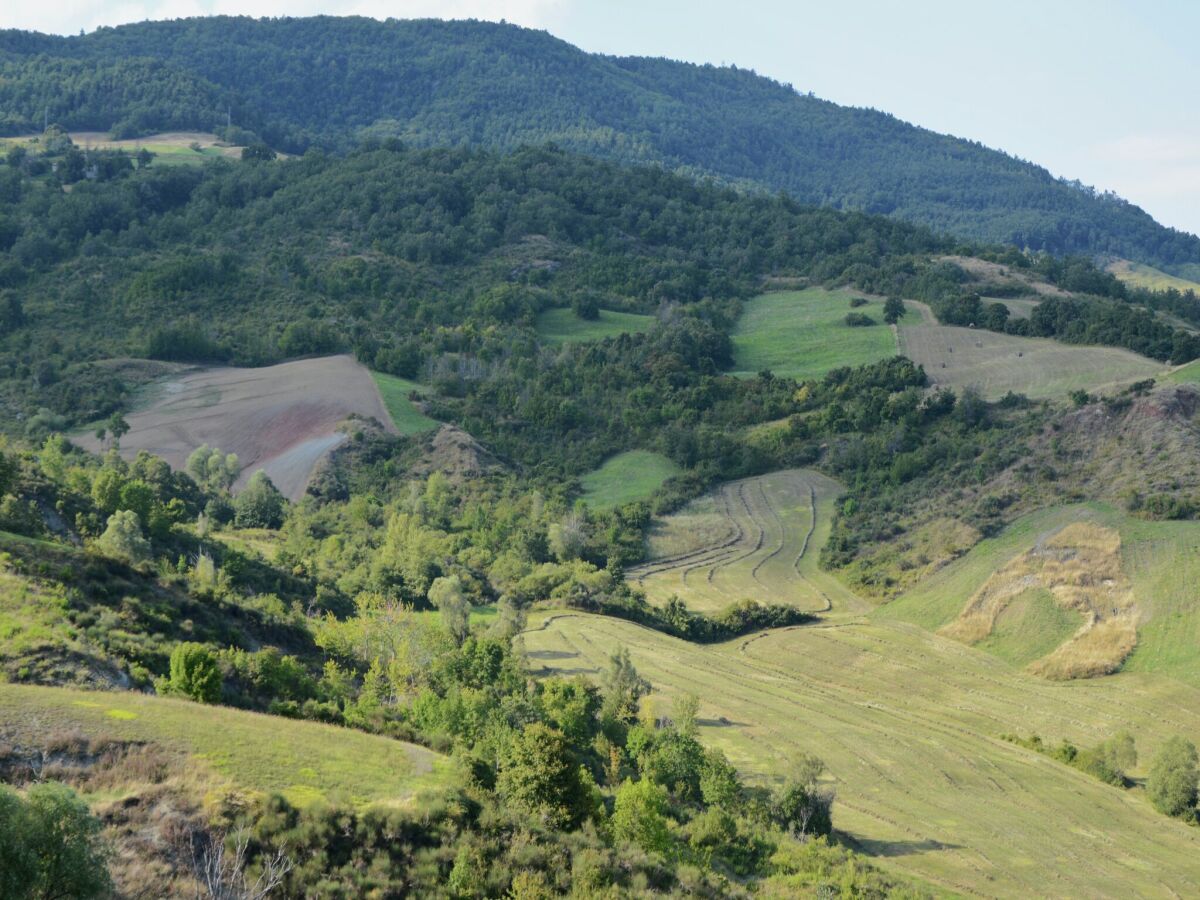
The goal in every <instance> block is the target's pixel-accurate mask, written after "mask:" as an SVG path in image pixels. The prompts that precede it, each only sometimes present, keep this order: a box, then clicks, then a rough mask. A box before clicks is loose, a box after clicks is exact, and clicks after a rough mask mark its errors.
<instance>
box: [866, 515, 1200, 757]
mask: <svg viewBox="0 0 1200 900" xmlns="http://www.w3.org/2000/svg"><path fill="white" fill-rule="evenodd" d="M1081 524H1083V525H1090V526H1094V527H1096V528H1102V529H1106V530H1110V531H1112V532H1115V533H1116V534H1117V535H1119V537H1120V547H1119V549H1118V551H1117V553H1118V556H1119V559H1118V560H1117V565H1118V571H1116V572H1111V573H1109V575H1108V576H1106V577H1104V578H1099V577H1096V578H1090V579H1081V583H1082V582H1083V581H1087V580H1090V581H1094V582H1096V584H1097V585H1101V586H1106V587H1118V586H1120V583H1121V581H1122V580H1125V581H1127V583H1128V591H1129V593H1130V594H1131V599H1132V605H1133V612H1134V614H1135V616H1136V629H1137V643H1136V645H1135V646H1134V647H1133V650H1132V652H1131V653H1129V655H1128V656H1127V657H1126V658H1125V660H1124V663H1123V665H1122V666H1121V670H1122V671H1123V672H1156V673H1161V674H1164V675H1169V676H1171V677H1173V678H1178V679H1181V680H1183V681H1186V682H1188V683H1189V684H1191V685H1193V686H1195V687H1197V688H1200V608H1198V606H1197V603H1196V585H1198V584H1200V523H1198V522H1153V521H1147V520H1144V519H1138V518H1135V517H1133V516H1131V515H1129V514H1127V513H1125V512H1123V511H1121V510H1119V509H1116V508H1114V507H1111V506H1108V505H1106V504H1103V503H1087V504H1074V505H1067V506H1058V507H1052V508H1050V509H1045V510H1040V511H1038V512H1035V513H1031V514H1029V515H1027V516H1024V517H1022V518H1020V519H1018V520H1017V521H1016V522H1014V523H1013V524H1012V525H1011V526H1009V527H1008V528H1006V529H1005V530H1004V531H1002V532H1001V533H1000V534H998V535H996V536H995V537H991V538H987V539H985V540H983V541H981V542H979V544H977V545H976V546H975V547H974V548H973V549H971V550H970V551H969V552H968V553H966V554H965V555H963V556H962V557H961V558H959V559H957V560H955V561H954V562H952V563H950V564H949V565H947V566H946V567H944V568H943V569H941V570H940V571H938V572H936V573H934V574H933V575H932V576H930V577H929V578H926V579H924V580H923V581H922V582H921V584H919V585H918V586H916V587H914V588H913V589H911V590H909V591H907V592H906V593H905V594H903V595H901V596H900V597H899V598H897V599H896V600H893V601H892V602H891V603H888V604H886V605H884V606H881V607H879V608H878V609H876V610H875V611H874V612H872V613H871V616H872V618H873V619H876V620H880V621H885V620H887V621H903V622H906V623H910V624H914V625H919V626H921V627H923V628H926V629H929V630H937V629H941V628H945V627H946V626H948V625H950V624H951V623H952V622H954V620H955V619H956V618H957V617H959V616H960V614H961V613H962V612H963V610H964V607H965V606H966V605H967V602H968V600H969V599H971V598H972V597H974V596H976V595H977V594H979V593H980V592H981V589H983V588H984V587H985V585H987V584H988V583H989V582H993V584H994V579H995V577H996V575H997V573H1000V572H1002V571H1004V570H1005V569H1006V568H1009V567H1011V566H1012V565H1013V564H1014V562H1019V561H1020V559H1021V557H1022V556H1023V555H1025V554H1028V553H1029V551H1030V550H1031V549H1033V548H1037V547H1042V546H1045V545H1046V544H1047V543H1048V542H1050V541H1052V540H1053V538H1054V537H1055V535H1058V534H1060V533H1061V532H1062V531H1063V529H1065V528H1067V527H1069V526H1072V525H1081ZM1098 565H1100V564H1099V563H1097V562H1096V561H1095V560H1093V561H1092V562H1091V563H1089V568H1090V569H1095V568H1096V567H1097V566H1098ZM1097 571H1099V570H1098V569H1097ZM1091 574H1095V572H1092V573H1091ZM1021 577H1022V581H1024V579H1025V578H1026V576H1025V575H1024V574H1022V575H1021ZM1109 582H1112V584H1108V583H1109ZM1064 607H1067V608H1066V609H1064ZM1069 609H1070V608H1069V607H1068V606H1067V604H1064V603H1057V604H1054V606H1053V608H1048V607H1047V605H1046V603H1045V602H1044V599H1043V601H1042V602H1040V603H1039V601H1038V600H1037V599H1036V598H1035V597H1032V596H1031V597H1026V598H1024V599H1023V600H1022V601H1021V605H1020V606H1018V607H1017V608H1016V609H1010V610H1009V611H1007V613H1006V618H1007V621H1005V622H1002V623H1000V627H999V628H998V629H994V630H993V632H992V634H991V635H990V636H989V637H988V638H985V639H984V640H982V641H981V642H980V643H979V644H978V646H979V647H980V648H981V649H984V650H988V651H990V652H993V653H995V654H996V655H997V656H999V657H1001V658H1004V659H1008V660H1009V661H1010V662H1012V663H1013V664H1014V665H1026V664H1029V663H1031V662H1033V661H1034V660H1035V659H1037V658H1038V657H1039V656H1041V655H1043V653H1040V652H1039V651H1044V652H1045V653H1048V652H1049V651H1050V650H1051V649H1053V647H1054V646H1057V645H1058V644H1060V643H1061V640H1060V639H1061V638H1063V637H1066V636H1070V635H1071V634H1072V633H1074V632H1075V629H1074V628H1071V627H1070V626H1071V625H1072V624H1074V625H1079V624H1081V623H1082V622H1081V620H1080V619H1078V618H1076V616H1073V615H1072V614H1071V612H1070V611H1069ZM1077 612H1078V610H1077ZM1068 629H1069V630H1068ZM1016 631H1019V632H1023V633H1024V634H1025V636H1026V637H1025V639H1023V640H1020V641H1018V640H1015V639H1014V634H1013V632H1016ZM1052 641H1053V642H1054V643H1051V642H1052ZM1035 653H1037V654H1038V655H1037V656H1035V655H1033V654H1035ZM1197 737H1200V735H1197Z"/></svg>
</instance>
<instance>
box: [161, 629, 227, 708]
mask: <svg viewBox="0 0 1200 900" xmlns="http://www.w3.org/2000/svg"><path fill="white" fill-rule="evenodd" d="M166 693H168V694H176V695H178V696H181V697H188V698H189V699H191V700H196V701H198V702H200V703H216V702H217V701H218V700H220V699H221V670H220V668H219V667H218V665H217V657H216V656H215V655H214V654H213V652H212V651H211V650H209V649H208V647H206V646H204V644H195V643H191V642H190V641H189V642H185V643H182V644H178V645H177V646H176V647H175V649H174V650H172V651H171V674H170V678H169V679H168V681H167V690H166Z"/></svg>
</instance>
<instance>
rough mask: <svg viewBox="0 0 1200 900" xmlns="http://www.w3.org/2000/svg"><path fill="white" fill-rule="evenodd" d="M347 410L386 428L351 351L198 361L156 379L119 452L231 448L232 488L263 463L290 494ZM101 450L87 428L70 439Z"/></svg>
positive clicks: (331, 440)
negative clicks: (237, 474)
mask: <svg viewBox="0 0 1200 900" xmlns="http://www.w3.org/2000/svg"><path fill="white" fill-rule="evenodd" d="M351 413H357V414H359V415H362V416H370V417H373V418H375V419H378V420H379V421H380V422H382V423H384V425H385V427H388V428H391V427H392V425H391V420H390V418H389V416H388V413H387V410H386V408H385V407H384V404H383V400H382V399H381V398H380V395H379V389H378V388H377V387H376V385H375V381H374V379H373V378H372V377H371V373H370V372H369V371H368V370H367V369H366V368H364V367H363V366H361V365H359V364H358V363H357V362H356V361H355V360H354V358H353V357H351V356H327V357H322V358H319V359H303V360H298V361H296V362H288V363H282V364H280V365H277V366H267V367H264V368H261V369H236V368H224V367H216V368H209V369H199V370H195V371H191V372H187V373H185V374H182V375H179V376H175V377H171V378H169V379H167V380H165V381H161V382H158V383H157V384H155V385H154V386H153V387H152V388H151V389H149V390H148V391H147V394H146V405H145V406H144V407H143V408H141V409H139V410H137V411H135V412H132V413H130V414H129V415H127V416H126V420H127V421H128V422H129V433H128V434H127V435H125V436H124V437H123V438H121V453H122V455H123V456H126V457H128V458H133V457H134V456H135V455H136V454H137V452H138V451H139V450H148V451H150V452H151V453H153V454H155V455H156V456H161V457H162V458H163V459H165V460H166V461H167V462H168V463H170V464H171V466H173V467H174V468H177V469H181V468H183V466H184V464H185V463H186V462H187V458H188V455H189V454H190V453H191V452H192V451H193V450H195V449H196V448H197V447H199V446H200V445H201V444H208V445H209V446H210V447H217V448H220V449H221V450H222V451H223V452H225V453H236V454H237V455H238V459H239V461H240V462H241V465H242V475H241V478H240V479H239V480H238V484H237V485H235V490H236V488H237V487H239V486H240V485H242V484H245V482H246V481H247V480H248V479H249V478H250V476H251V475H252V474H253V473H254V472H256V471H258V470H259V469H262V470H263V471H264V472H266V473H267V475H268V476H269V477H270V479H271V480H272V481H273V482H274V483H275V486H276V487H278V488H279V490H281V491H282V492H283V493H284V494H285V495H286V496H288V497H290V498H292V499H296V498H298V497H300V496H301V495H302V494H303V493H304V488H305V487H306V486H307V484H308V480H309V478H310V476H311V475H312V472H313V469H314V468H315V467H316V465H317V463H318V462H319V461H320V460H321V459H322V457H324V456H325V454H327V453H328V452H329V451H331V450H332V449H333V448H335V447H337V446H338V445H339V444H340V443H342V441H344V440H345V439H346V436H345V435H344V434H342V433H340V432H339V431H338V430H337V426H338V424H339V423H340V422H342V421H343V420H344V419H345V418H346V417H347V416H349V415H350V414H351ZM76 440H77V441H78V443H79V444H81V445H82V446H84V447H85V448H87V449H89V450H101V449H102V448H101V445H100V442H99V441H98V440H96V438H95V437H94V436H93V435H91V434H86V435H82V436H80V437H78V438H77V439H76Z"/></svg>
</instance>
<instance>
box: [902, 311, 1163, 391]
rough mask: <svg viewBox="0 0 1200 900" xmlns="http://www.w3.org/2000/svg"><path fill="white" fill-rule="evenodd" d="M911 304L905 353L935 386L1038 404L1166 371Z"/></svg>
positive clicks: (1129, 355)
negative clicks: (951, 318) (940, 318)
mask: <svg viewBox="0 0 1200 900" xmlns="http://www.w3.org/2000/svg"><path fill="white" fill-rule="evenodd" d="M906 305H907V306H908V308H909V314H908V315H907V316H906V317H905V318H904V319H902V320H901V324H900V326H899V328H898V332H899V336H900V352H901V353H903V354H904V355H905V356H907V357H908V358H909V359H911V360H912V361H913V362H915V363H919V364H920V365H922V366H924V367H925V373H926V374H927V375H928V376H929V380H930V382H931V384H933V385H934V386H943V387H950V388H955V389H962V388H964V387H968V386H974V387H977V388H979V390H980V391H981V392H982V394H983V396H984V397H985V398H986V399H988V400H997V399H999V398H1000V397H1003V396H1004V395H1005V394H1006V393H1008V392H1009V391H1013V392H1014V393H1018V394H1025V395H1026V396H1027V397H1030V398H1032V399H1035V400H1037V399H1049V398H1061V397H1065V396H1066V395H1067V394H1069V393H1070V392H1071V391H1074V390H1086V391H1097V390H1102V389H1104V388H1106V387H1115V386H1117V385H1121V384H1127V383H1129V382H1132V381H1139V380H1141V379H1144V378H1153V377H1155V376H1156V375H1159V374H1161V373H1162V372H1163V371H1164V366H1163V365H1162V364H1161V363H1159V362H1156V361H1154V360H1152V359H1147V358H1146V357H1144V356H1139V355H1138V354H1136V353H1133V352H1131V351H1129V350H1121V349H1118V348H1116V347H1081V346H1074V345H1070V344H1061V343H1059V342H1058V341H1053V340H1050V339H1048V338H1027V337H1018V336H1016V335H1011V334H1001V333H999V332H996V331H988V330H986V329H983V328H961V327H958V326H953V325H939V324H937V322H936V320H935V319H934V318H933V314H932V312H930V310H929V307H927V306H926V305H925V304H923V303H917V302H915V301H906ZM914 312H916V313H917V316H914V315H913V313H914Z"/></svg>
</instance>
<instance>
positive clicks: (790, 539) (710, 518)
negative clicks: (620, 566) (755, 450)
mask: <svg viewBox="0 0 1200 900" xmlns="http://www.w3.org/2000/svg"><path fill="white" fill-rule="evenodd" d="M841 493H842V488H841V486H840V485H839V484H838V483H837V482H836V481H834V480H832V479H830V478H827V477H826V476H824V475H821V474H820V473H818V472H814V471H811V470H804V469H795V470H789V471H784V472H773V473H771V474H769V475H762V476H758V477H755V478H746V479H743V480H741V481H734V482H730V483H728V484H724V485H722V486H721V487H719V488H718V489H716V490H715V491H712V492H710V493H708V494H705V495H704V496H703V497H700V498H698V499H696V500H693V501H692V502H691V503H689V504H688V505H687V506H685V507H684V508H683V509H681V510H679V511H678V512H676V513H673V514H672V515H670V516H667V517H665V518H663V519H660V520H658V521H656V522H655V523H654V524H653V525H652V526H651V529H650V535H649V539H648V547H647V550H648V555H649V561H648V562H646V563H644V564H643V565H640V566H637V567H635V568H632V569H630V570H629V571H628V572H627V573H626V578H627V579H628V580H629V582H630V583H631V584H633V585H634V586H636V587H638V588H640V589H641V590H643V591H645V593H646V597H647V599H648V600H649V601H650V602H651V603H655V604H659V605H661V604H664V603H666V602H667V601H668V600H669V599H670V598H671V597H672V596H677V597H679V599H681V600H683V601H684V602H685V603H686V604H687V605H688V606H689V607H690V608H691V609H694V610H697V611H703V612H716V611H719V610H721V609H724V608H725V607H726V606H728V605H729V604H730V603H733V602H735V601H738V600H745V599H752V600H758V601H760V602H764V603H785V604H789V605H791V606H795V607H797V608H799V609H804V610H813V611H827V610H830V609H831V608H833V607H834V606H837V607H838V608H839V609H856V610H857V609H862V608H865V607H864V606H863V605H862V604H860V603H859V602H858V601H857V600H856V598H855V597H854V595H853V594H851V593H850V592H849V591H848V590H846V589H845V588H844V587H843V586H842V585H841V583H840V582H838V581H837V580H836V579H835V578H833V577H832V576H830V575H828V574H827V573H825V572H823V571H821V569H820V568H819V567H818V565H817V553H818V551H819V550H820V548H821V545H822V544H824V542H825V540H826V539H827V538H828V536H829V528H830V526H831V523H832V512H833V510H832V507H833V503H834V501H835V500H836V498H837V497H838V495H839V494H841Z"/></svg>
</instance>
